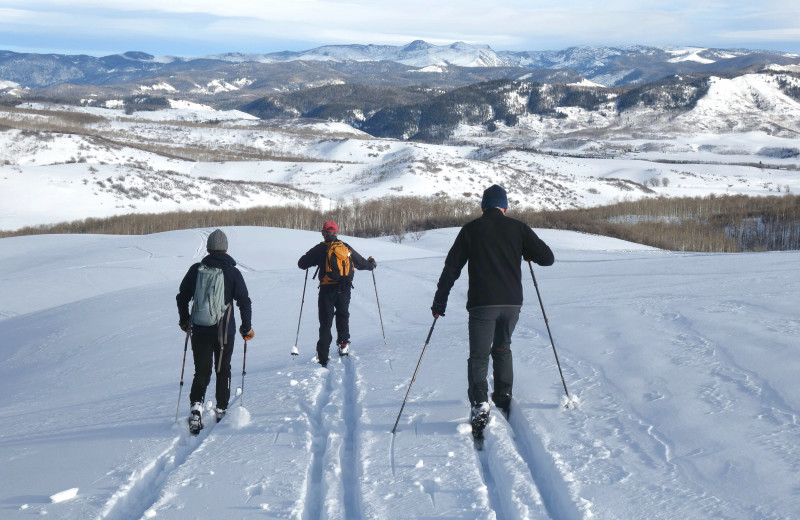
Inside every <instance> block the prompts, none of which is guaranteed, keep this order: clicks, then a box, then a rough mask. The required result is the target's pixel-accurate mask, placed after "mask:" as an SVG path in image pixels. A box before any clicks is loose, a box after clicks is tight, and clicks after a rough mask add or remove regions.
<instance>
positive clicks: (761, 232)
mask: <svg viewBox="0 0 800 520" xmlns="http://www.w3.org/2000/svg"><path fill="white" fill-rule="evenodd" d="M479 215H480V209H479V205H478V204H477V201H475V200H474V199H472V200H471V199H467V198H462V197H448V196H434V197H414V196H393V197H383V198H380V199H375V200H369V201H358V200H355V201H352V202H349V203H346V202H344V201H340V203H339V204H337V205H336V207H335V208H333V209H331V210H322V209H320V208H309V207H305V206H300V205H295V206H280V207H263V206H262V207H255V208H248V209H237V210H207V211H191V212H172V213H160V214H152V213H151V214H128V215H120V216H115V217H109V218H102V219H98V218H88V219H84V220H79V221H73V222H63V223H59V224H53V225H42V226H35V227H26V228H23V229H20V230H17V231H6V232H2V231H0V237H11V236H21V235H34V234H50V233H102V234H135V235H142V234H150V233H158V232H163V231H171V230H177V229H190V228H204V227H217V226H269V227H279V228H288V229H305V230H318V229H319V228H320V226H321V225H322V223H323V222H324V221H326V220H331V219H332V220H335V221H337V222H338V223H339V226H340V228H341V229H342V232H343V233H344V234H347V235H351V236H361V237H375V236H392V237H393V238H394V239H395V241H397V242H401V241H402V240H404V239H405V238H406V237H407V236H411V237H412V238H415V237H416V238H418V237H419V236H421V234H422V233H423V232H424V231H425V230H427V229H435V228H443V227H455V226H461V225H463V224H464V223H466V222H467V221H469V220H471V219H473V218H476V217H477V216H479ZM510 215H512V216H514V217H515V218H518V219H520V220H523V221H524V222H526V223H527V224H528V225H530V226H531V227H535V228H547V229H564V230H571V231H578V232H583V233H590V234H596V235H604V236H610V237H615V238H619V239H622V240H627V241H630V242H637V243H640V244H646V245H650V246H654V247H658V248H662V249H668V250H674V251H702V252H741V251H767V250H797V249H800V196H798V195H791V194H786V195H782V196H770V197H748V196H744V195H731V196H727V195H726V196H713V195H711V196H708V197H695V198H666V197H661V198H654V199H641V200H636V201H625V202H620V203H617V204H613V205H608V206H600V207H596V208H586V209H572V210H562V211H536V210H533V209H525V208H523V209H515V208H512V211H511V213H510Z"/></svg>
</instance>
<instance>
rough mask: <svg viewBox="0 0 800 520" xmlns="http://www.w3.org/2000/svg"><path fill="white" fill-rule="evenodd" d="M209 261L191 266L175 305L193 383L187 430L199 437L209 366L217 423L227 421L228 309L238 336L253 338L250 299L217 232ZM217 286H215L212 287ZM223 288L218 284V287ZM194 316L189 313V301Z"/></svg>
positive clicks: (230, 351)
mask: <svg viewBox="0 0 800 520" xmlns="http://www.w3.org/2000/svg"><path fill="white" fill-rule="evenodd" d="M206 250H207V251H208V255H207V256H206V257H205V258H203V260H202V261H201V262H199V263H196V264H194V265H192V266H191V267H190V268H189V271H188V272H187V273H186V275H185V276H184V277H183V281H182V282H181V285H180V289H179V292H178V295H177V296H176V300H177V302H178V315H179V322H178V323H179V326H180V328H181V330H182V331H184V332H187V333H188V332H189V328H190V327H191V336H192V355H193V357H194V379H193V381H192V389H191V392H190V394H189V400H190V402H191V410H190V416H189V429H190V430H191V431H192V433H195V434H196V433H197V432H199V431H200V430H201V429H202V428H203V422H202V411H203V403H204V402H205V393H206V387H208V383H209V381H211V370H212V366H213V367H214V369H215V370H216V373H217V383H216V385H217V388H216V399H217V404H216V408H215V410H214V413H215V415H216V419H217V422H219V421H220V419H222V417H223V416H224V415H225V411H226V410H227V408H228V402H229V400H230V395H231V354H233V343H234V339H235V336H236V319H235V318H234V316H233V314H234V313H233V307H232V303H233V301H234V300H235V301H236V305H237V306H238V307H239V315H240V316H241V319H242V325H241V327H239V333H240V334H241V335H242V338H244V339H245V340H249V339H252V338H253V336H254V335H255V333H254V332H253V329H252V326H251V307H250V297H249V296H248V293H247V285H245V283H244V278H243V277H242V273H241V272H239V270H238V269H237V268H236V261H235V260H234V259H233V258H231V257H230V256H228V254H227V252H228V237H226V236H225V233H223V232H222V231H221V230H219V229H217V230H215V231H214V232H213V233H211V235H209V237H208V241H207V242H206ZM215 282H216V283H215ZM220 282H221V283H220ZM190 300H194V301H193V304H192V313H191V314H190V313H189V301H190Z"/></svg>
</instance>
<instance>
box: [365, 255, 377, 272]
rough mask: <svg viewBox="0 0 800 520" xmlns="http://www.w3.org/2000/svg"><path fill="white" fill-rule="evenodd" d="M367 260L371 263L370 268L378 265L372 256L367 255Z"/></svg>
mask: <svg viewBox="0 0 800 520" xmlns="http://www.w3.org/2000/svg"><path fill="white" fill-rule="evenodd" d="M367 262H369V263H371V264H372V268H373V269H375V268H376V267H378V263H377V262H375V259H374V258H372V257H369V258H367Z"/></svg>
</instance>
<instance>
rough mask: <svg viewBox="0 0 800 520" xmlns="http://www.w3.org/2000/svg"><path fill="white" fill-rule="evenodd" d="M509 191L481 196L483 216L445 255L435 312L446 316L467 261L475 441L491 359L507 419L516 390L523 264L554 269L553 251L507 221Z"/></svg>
mask: <svg viewBox="0 0 800 520" xmlns="http://www.w3.org/2000/svg"><path fill="white" fill-rule="evenodd" d="M507 209H508V197H507V196H506V191H505V190H504V189H503V188H502V187H501V186H498V185H496V184H495V185H493V186H491V187H489V188H487V189H486V191H484V192H483V198H482V200H481V210H482V211H483V215H482V216H481V217H479V218H477V219H475V220H473V221H471V222H468V223H467V224H465V225H464V226H463V227H462V228H461V231H460V232H459V233H458V236H457V237H456V240H455V242H454V243H453V246H452V247H451V248H450V251H449V252H448V254H447V258H446V259H445V262H444V268H443V269H442V274H441V276H440V277H439V283H438V286H437V287H438V288H437V290H436V294H435V296H434V298H433V304H432V305H431V312H432V313H433V316H434V317H438V316H444V312H445V309H446V307H447V298H448V296H449V294H450V289H451V288H452V287H453V284H454V283H455V281H456V280H457V279H458V277H459V276H460V274H461V269H462V268H463V267H464V264H466V263H467V262H469V267H468V273H469V289H468V292H467V311H468V312H469V359H468V360H467V382H468V390H467V395H468V397H469V401H470V404H471V410H470V412H471V413H470V422H471V423H472V434H473V436H475V438H476V439H482V438H483V429H484V428H485V427H486V424H487V423H488V422H489V411H490V406H489V400H488V392H489V385H488V383H487V379H486V378H487V373H488V369H489V356H490V355H491V357H492V363H493V370H492V371H493V374H494V392H493V393H492V401H494V403H495V405H496V406H497V407H498V408H500V409H501V410H503V412H504V413H505V414H506V416H507V415H508V412H509V407H510V404H511V393H512V385H513V367H512V359H511V348H510V346H511V334H512V333H513V332H514V327H515V326H516V324H517V320H518V319H519V311H520V307H521V306H522V270H521V267H520V265H521V260H522V259H525V260H526V261H530V260H532V261H534V262H536V263H537V264H539V265H542V266H548V265H552V264H553V261H554V259H553V252H552V251H551V250H550V248H549V247H548V246H547V244H545V243H544V242H543V241H542V240H541V239H540V238H539V237H538V236H536V233H534V232H533V230H532V229H531V228H530V227H528V225H527V224H525V223H523V222H521V221H519V220H516V219H513V218H511V217H507V216H506V215H505V213H506V211H507Z"/></svg>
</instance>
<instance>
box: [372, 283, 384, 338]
mask: <svg viewBox="0 0 800 520" xmlns="http://www.w3.org/2000/svg"><path fill="white" fill-rule="evenodd" d="M372 285H373V286H374V287H375V301H376V302H377V303H378V318H380V320H381V334H383V344H384V345H386V332H384V330H383V316H381V301H380V300H379V299H378V284H376V283H375V270H374V269H373V270H372Z"/></svg>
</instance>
